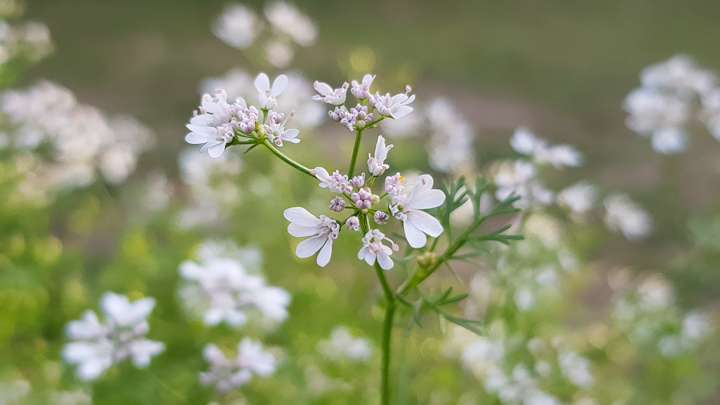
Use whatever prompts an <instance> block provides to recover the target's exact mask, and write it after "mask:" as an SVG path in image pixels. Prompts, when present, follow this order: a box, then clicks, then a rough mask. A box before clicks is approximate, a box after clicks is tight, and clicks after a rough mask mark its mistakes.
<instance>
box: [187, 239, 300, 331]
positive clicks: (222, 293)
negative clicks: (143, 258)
mask: <svg viewBox="0 0 720 405" xmlns="http://www.w3.org/2000/svg"><path fill="white" fill-rule="evenodd" d="M205 249H206V250H207V249H208V248H207V247H206V248H205ZM215 252H216V253H219V252H217V250H215ZM209 255H210V252H207V251H205V252H202V255H201V258H202V260H201V261H199V262H195V261H185V262H183V263H182V264H181V265H180V275H181V276H182V277H183V279H184V280H185V285H184V286H183V288H182V290H181V296H182V298H183V301H184V302H185V303H186V305H188V307H189V308H190V310H192V311H194V312H198V313H200V314H201V315H202V318H203V321H204V322H205V324H207V325H210V326H216V325H218V324H220V323H223V322H224V323H227V324H228V325H230V326H233V327H240V326H243V325H245V324H246V323H247V322H248V320H249V318H252V317H255V318H259V319H258V320H259V321H260V322H261V323H263V324H266V325H272V326H276V325H277V324H279V323H281V322H283V321H285V319H287V316H288V311H287V307H288V305H289V304H290V294H289V293H288V292H287V291H285V290H284V289H282V288H278V287H272V286H268V285H267V284H266V282H265V279H264V278H263V277H262V276H261V275H259V274H252V273H250V272H249V271H248V270H247V269H246V268H245V266H244V265H243V264H242V262H241V261H240V260H238V259H237V257H230V256H224V255H220V256H216V257H207V256H209Z"/></svg>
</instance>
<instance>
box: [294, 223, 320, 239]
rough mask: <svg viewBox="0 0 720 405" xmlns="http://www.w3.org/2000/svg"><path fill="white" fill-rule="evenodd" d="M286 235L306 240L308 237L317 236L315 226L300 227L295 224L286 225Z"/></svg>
mask: <svg viewBox="0 0 720 405" xmlns="http://www.w3.org/2000/svg"><path fill="white" fill-rule="evenodd" d="M288 233H289V234H290V235H292V236H294V237H296V238H306V237H308V236H313V235H317V233H318V227H317V226H302V225H298V224H295V223H291V224H290V225H288Z"/></svg>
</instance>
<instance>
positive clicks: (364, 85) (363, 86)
mask: <svg viewBox="0 0 720 405" xmlns="http://www.w3.org/2000/svg"><path fill="white" fill-rule="evenodd" d="M373 80H375V75H371V74H369V73H368V74H366V75H365V76H363V78H362V82H361V83H358V82H357V81H355V80H353V81H352V88H351V89H350V92H351V93H352V94H353V96H355V98H357V99H358V100H364V99H366V98H368V97H370V86H372V82H373Z"/></svg>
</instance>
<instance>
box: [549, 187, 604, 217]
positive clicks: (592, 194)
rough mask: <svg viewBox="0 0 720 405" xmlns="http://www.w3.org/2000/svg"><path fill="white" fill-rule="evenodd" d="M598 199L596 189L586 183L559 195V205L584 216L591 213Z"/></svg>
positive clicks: (565, 190)
mask: <svg viewBox="0 0 720 405" xmlns="http://www.w3.org/2000/svg"><path fill="white" fill-rule="evenodd" d="M596 199H597V191H596V190H595V187H594V186H593V185H592V184H590V183H588V182H585V181H581V182H579V183H576V184H573V185H572V186H570V187H567V188H566V189H564V190H562V191H561V192H560V193H558V195H557V201H558V203H559V204H560V205H562V206H565V207H567V208H568V209H569V210H570V211H571V212H572V213H573V214H576V215H583V214H585V213H587V212H588V211H590V210H591V209H592V208H593V206H594V205H595V200H596Z"/></svg>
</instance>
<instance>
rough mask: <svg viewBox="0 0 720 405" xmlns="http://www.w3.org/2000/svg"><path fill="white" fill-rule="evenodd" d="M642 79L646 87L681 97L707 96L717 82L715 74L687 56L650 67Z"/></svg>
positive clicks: (673, 58)
mask: <svg viewBox="0 0 720 405" xmlns="http://www.w3.org/2000/svg"><path fill="white" fill-rule="evenodd" d="M640 77H641V81H642V84H643V86H645V87H654V88H658V89H663V90H668V91H673V92H677V93H678V94H679V95H681V96H688V95H692V94H693V93H697V94H705V93H706V92H707V91H709V90H710V89H712V88H713V87H714V85H715V82H716V77H715V75H714V74H712V73H711V72H709V71H707V70H705V69H702V68H700V67H699V66H698V65H697V64H696V63H695V61H693V60H692V59H691V58H689V57H687V56H685V55H676V56H673V57H672V58H670V59H668V60H666V61H664V62H661V63H658V64H655V65H651V66H648V67H646V68H645V69H643V71H642V73H641V75H640Z"/></svg>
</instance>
